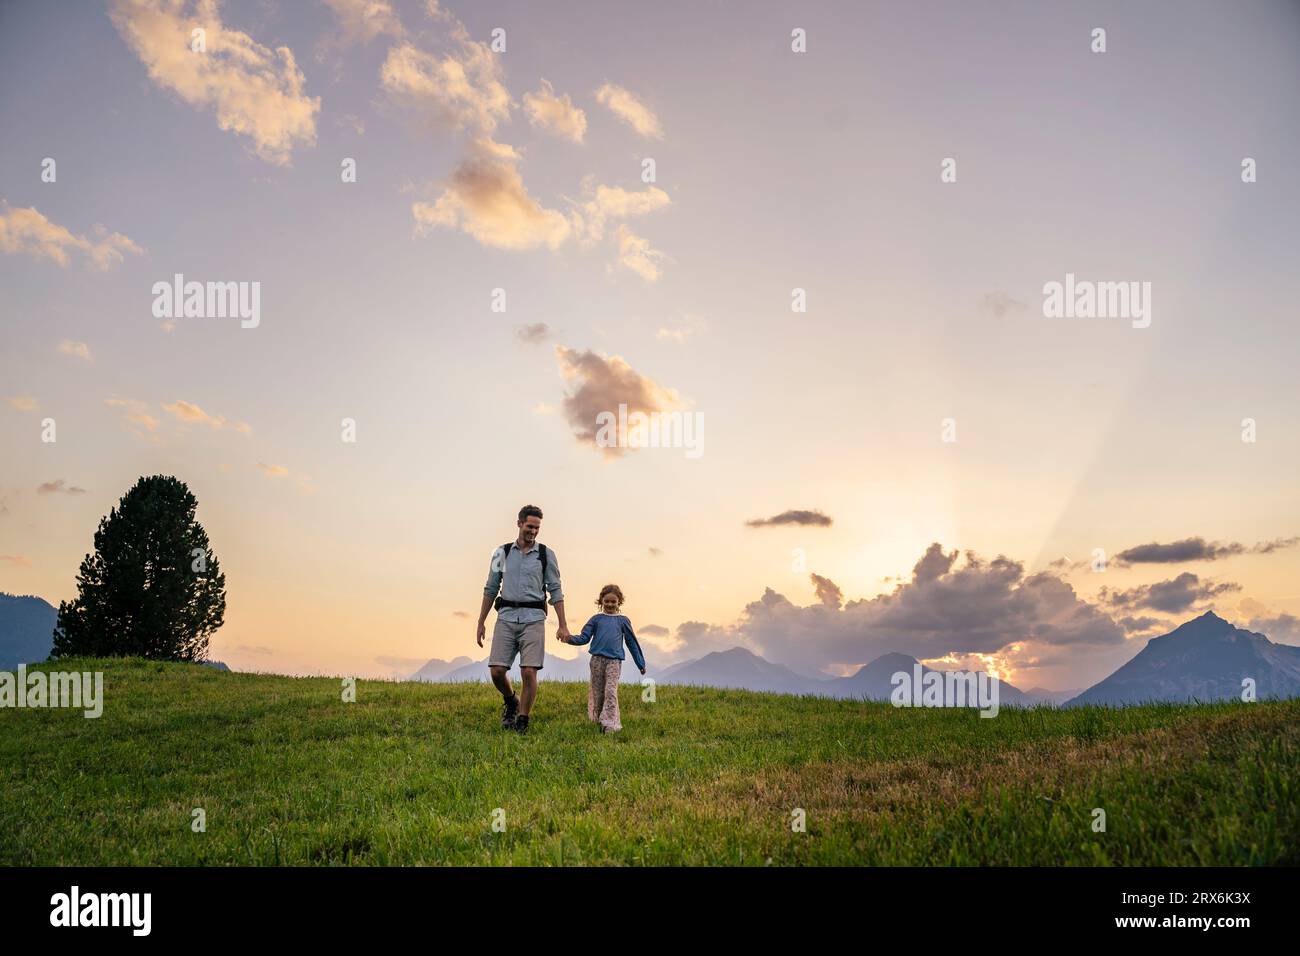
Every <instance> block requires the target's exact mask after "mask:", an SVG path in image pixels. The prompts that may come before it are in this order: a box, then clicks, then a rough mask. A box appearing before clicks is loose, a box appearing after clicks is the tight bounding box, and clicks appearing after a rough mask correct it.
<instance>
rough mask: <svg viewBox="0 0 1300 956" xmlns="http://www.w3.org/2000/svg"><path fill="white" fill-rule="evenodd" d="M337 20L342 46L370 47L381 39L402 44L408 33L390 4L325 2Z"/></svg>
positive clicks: (355, 0)
mask: <svg viewBox="0 0 1300 956" xmlns="http://www.w3.org/2000/svg"><path fill="white" fill-rule="evenodd" d="M324 2H325V5H326V6H327V7H329V8H330V9H331V10H333V11H334V15H335V16H337V17H338V20H339V28H340V30H341V33H342V36H341V37H340V42H342V43H344V44H348V43H362V44H365V43H369V42H370V41H371V40H374V39H377V38H378V37H381V36H391V37H393V38H394V39H398V40H400V39H401V38H402V37H404V36H405V35H406V29H405V28H404V27H403V26H402V21H401V20H400V19H399V18H398V16H397V11H396V10H394V9H393V5H392V4H391V3H389V2H388V0H324Z"/></svg>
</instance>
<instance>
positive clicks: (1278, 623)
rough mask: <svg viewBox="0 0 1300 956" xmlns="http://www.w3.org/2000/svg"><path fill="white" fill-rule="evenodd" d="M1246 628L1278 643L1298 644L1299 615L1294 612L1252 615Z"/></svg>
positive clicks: (1299, 638) (1299, 634)
mask: <svg viewBox="0 0 1300 956" xmlns="http://www.w3.org/2000/svg"><path fill="white" fill-rule="evenodd" d="M1246 629H1247V630H1249V631H1256V632H1258V633H1260V634H1264V635H1266V636H1267V637H1268V639H1269V640H1271V641H1274V642H1276V643H1279V644H1300V617H1296V616H1295V615H1294V614H1277V615H1273V616H1269V617H1264V616H1261V617H1254V618H1251V620H1250V623H1249V624H1247V625H1246Z"/></svg>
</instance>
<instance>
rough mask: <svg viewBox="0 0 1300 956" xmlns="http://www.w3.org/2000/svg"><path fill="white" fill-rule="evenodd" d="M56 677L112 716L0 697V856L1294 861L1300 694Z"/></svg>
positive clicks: (53, 861)
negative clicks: (650, 690) (980, 698)
mask: <svg viewBox="0 0 1300 956" xmlns="http://www.w3.org/2000/svg"><path fill="white" fill-rule="evenodd" d="M44 669H47V670H48V669H58V670H92V671H93V670H102V671H104V691H105V708H104V714H103V716H102V717H101V718H99V719H98V720H87V719H85V718H83V717H82V716H81V713H80V711H67V710H53V709H50V710H27V709H24V710H16V709H8V708H5V709H0V834H2V835H3V839H0V863H4V864H19V865H60V864H92V865H99V864H117V865H122V864H127V865H129V864H182V865H191V864H199V865H213V864H294V865H302V864H379V865H395V864H533V865H551V864H555V865H559V864H742V865H765V864H771V865H794V864H908V865H936V864H938V865H947V864H956V865H1002V864H1016V865H1019V864H1032V865H1071V864H1123V865H1129V864H1145V865H1201V864H1226V865H1258V864H1278V863H1289V864H1296V863H1300V850H1298V849H1297V848H1300V701H1287V702H1265V703H1256V704H1240V703H1237V704H1214V705H1201V706H1172V705H1156V706H1146V707H1135V708H1128V709H1123V710H1107V709H1099V708H1081V709H1072V710H1059V711H1057V710H1051V709H1046V708H1038V709H1033V710H1013V709H1003V710H1002V712H1001V713H1000V715H999V716H998V717H996V718H993V719H984V718H980V717H979V716H978V715H977V714H976V713H974V712H971V711H964V710H962V711H958V710H929V709H895V708H894V707H891V706H890V705H888V704H881V703H864V702H857V701H835V700H823V699H814V698H795V697H784V696H777V695H769V694H754V693H749V692H745V691H723V690H711V689H705V688H686V687H660V688H658V694H657V696H658V700H657V701H656V702H654V703H646V702H643V701H642V700H641V693H640V689H639V688H635V687H625V688H624V689H623V690H622V706H623V724H624V730H623V733H622V734H620V735H617V736H610V737H604V736H601V735H600V734H599V733H598V732H597V731H596V728H595V727H594V726H593V725H592V724H590V723H588V722H587V720H586V686H585V685H581V684H552V683H543V684H542V686H541V691H540V700H539V703H538V706H537V708H536V709H535V711H534V717H533V727H532V732H531V733H530V735H529V736H527V737H520V736H518V735H515V734H513V733H507V732H504V731H502V730H501V729H500V728H499V726H498V718H499V711H500V697H499V696H498V695H497V694H496V693H495V691H493V690H492V688H491V687H490V686H488V685H441V684H409V683H385V682H372V681H362V682H360V683H359V684H358V685H357V701H356V703H344V702H342V700H341V694H340V681H339V680H337V679H327V678H289V677H274V676H262V675H252V674H228V673H219V672H216V671H213V670H211V669H209V668H203V667H198V666H194V665H185V664H159V663H153V662H147V661H141V660H113V661H100V660H82V661H65V662H62V663H61V664H59V665H58V666H57V668H56V667H55V666H54V665H46V666H45V668H44ZM196 807H201V808H203V809H204V810H205V811H206V815H207V830H206V832H204V833H195V832H192V830H191V819H192V817H191V812H192V810H193V809H194V808H196ZM1097 807H1100V808H1102V809H1104V810H1105V812H1106V831H1105V832H1104V833H1096V832H1093V829H1092V825H1091V824H1092V819H1093V817H1092V811H1093V808H1097ZM497 808H501V809H503V810H504V811H505V822H506V829H505V831H504V832H501V833H497V832H493V829H492V818H493V811H494V810H496V809H497ZM795 808H802V809H803V810H804V811H805V812H806V815H807V830H806V832H803V833H798V832H793V831H792V829H791V819H792V817H791V811H792V810H794V809H795Z"/></svg>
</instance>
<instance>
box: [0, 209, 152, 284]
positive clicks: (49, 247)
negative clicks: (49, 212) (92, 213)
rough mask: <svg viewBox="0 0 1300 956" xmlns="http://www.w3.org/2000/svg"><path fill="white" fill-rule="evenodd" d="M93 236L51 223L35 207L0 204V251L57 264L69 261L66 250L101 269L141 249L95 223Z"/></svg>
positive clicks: (105, 268)
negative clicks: (83, 257) (76, 232)
mask: <svg viewBox="0 0 1300 956" xmlns="http://www.w3.org/2000/svg"><path fill="white" fill-rule="evenodd" d="M91 231H92V232H93V233H94V235H93V237H90V236H84V235H77V234H75V233H73V232H71V231H70V230H68V229H67V228H65V227H64V226H60V225H59V224H58V223H55V222H51V221H50V220H49V219H47V218H46V217H45V216H44V214H42V213H41V212H39V211H37V210H36V208H35V207H30V206H29V207H26V208H21V207H20V208H13V207H10V206H9V205H8V204H7V203H0V252H3V253H5V254H7V255H15V254H20V253H21V254H23V255H28V256H31V257H32V258H33V259H49V260H50V261H52V262H55V263H57V264H59V265H61V266H66V265H67V264H68V262H69V261H70V257H69V253H70V252H78V253H81V254H82V255H84V256H85V257H86V259H87V261H88V263H89V264H90V265H91V266H92V267H93V268H95V269H98V270H99V271H101V272H105V271H107V270H109V269H111V268H113V267H114V266H116V265H120V264H121V263H122V262H123V260H124V259H125V255H124V254H125V253H130V254H131V255H140V253H141V252H143V250H142V249H141V248H140V247H139V246H137V245H136V244H135V243H134V242H132V241H131V240H130V239H129V238H127V237H126V236H124V235H122V234H121V233H120V232H109V231H108V230H107V229H106V228H105V227H103V226H101V225H96V226H95V227H94V228H93V229H92V230H91Z"/></svg>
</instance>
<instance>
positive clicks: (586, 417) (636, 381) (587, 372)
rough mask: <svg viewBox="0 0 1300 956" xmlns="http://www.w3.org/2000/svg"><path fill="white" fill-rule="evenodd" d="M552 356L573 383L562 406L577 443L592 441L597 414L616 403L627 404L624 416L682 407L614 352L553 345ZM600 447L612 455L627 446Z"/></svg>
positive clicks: (666, 390)
mask: <svg viewBox="0 0 1300 956" xmlns="http://www.w3.org/2000/svg"><path fill="white" fill-rule="evenodd" d="M555 357H556V359H558V361H559V364H560V374H561V375H562V376H563V377H564V378H565V379H566V380H567V381H569V382H571V383H573V389H572V390H571V391H570V392H569V393H568V394H567V395H565V398H564V406H563V407H564V415H565V418H567V419H568V422H569V425H570V427H571V428H572V429H573V434H574V436H575V437H576V438H577V439H578V440H579V441H580V442H583V443H591V444H594V442H595V439H596V430H597V416H598V415H600V414H601V413H602V412H603V413H608V414H617V412H618V408H619V406H620V405H626V406H627V412H628V415H631V414H633V413H634V412H642V413H644V414H647V415H649V414H651V413H653V412H667V411H675V410H679V409H682V408H684V407H685V403H683V401H682V400H681V398H680V397H679V396H678V394H677V392H676V391H675V390H674V389H671V388H666V387H664V386H662V385H660V384H658V383H657V382H655V381H653V380H652V379H650V378H647V377H646V376H644V375H641V374H640V373H638V372H637V371H636V370H635V369H634V368H632V366H630V365H629V364H628V363H627V362H626V361H624V360H623V359H622V358H620V357H619V356H617V355H615V356H612V357H610V356H605V355H601V354H600V353H598V352H591V351H578V350H576V349H568V348H565V347H564V346H562V345H557V346H556V347H555ZM600 450H601V451H602V452H603V453H604V454H605V455H607V456H610V457H615V456H619V455H622V454H623V453H624V452H625V451H626V450H627V449H625V448H623V447H620V446H616V445H610V446H608V447H603V448H601V449H600Z"/></svg>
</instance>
